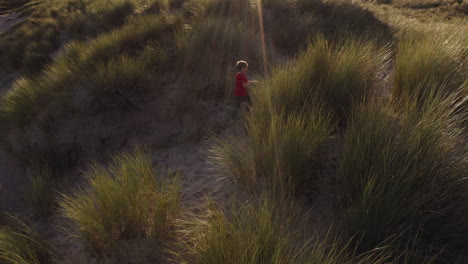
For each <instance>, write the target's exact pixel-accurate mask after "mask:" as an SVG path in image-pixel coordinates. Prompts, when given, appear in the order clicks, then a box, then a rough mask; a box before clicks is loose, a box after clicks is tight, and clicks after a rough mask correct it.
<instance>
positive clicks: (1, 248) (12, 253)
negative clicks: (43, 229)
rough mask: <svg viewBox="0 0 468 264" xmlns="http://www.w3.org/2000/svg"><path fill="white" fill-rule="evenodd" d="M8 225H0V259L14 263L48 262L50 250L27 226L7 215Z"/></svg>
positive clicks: (36, 263) (33, 263) (50, 257)
mask: <svg viewBox="0 0 468 264" xmlns="http://www.w3.org/2000/svg"><path fill="white" fill-rule="evenodd" d="M6 218H8V222H11V223H10V224H9V225H6V224H2V225H0V261H2V263H3V262H5V263H14V264H45V263H50V261H51V259H52V251H51V248H50V246H49V245H48V244H47V243H46V242H44V241H42V240H41V239H40V238H39V236H38V235H37V234H36V233H35V232H34V231H32V230H31V228H30V227H29V226H27V225H26V224H25V223H23V222H22V221H21V220H19V219H17V218H15V217H13V216H7V217H6Z"/></svg>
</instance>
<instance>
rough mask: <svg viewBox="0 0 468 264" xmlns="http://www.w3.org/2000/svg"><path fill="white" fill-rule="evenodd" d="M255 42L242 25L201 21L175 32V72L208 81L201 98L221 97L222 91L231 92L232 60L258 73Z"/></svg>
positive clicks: (250, 33) (258, 55)
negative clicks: (176, 65) (254, 68)
mask: <svg viewBox="0 0 468 264" xmlns="http://www.w3.org/2000/svg"><path fill="white" fill-rule="evenodd" d="M258 41H260V40H259V38H258V37H257V35H256V33H255V31H253V30H252V29H251V28H250V27H248V26H245V25H243V24H242V23H239V22H235V21H231V20H227V19H222V18H217V19H213V18H204V19H202V21H200V22H198V23H196V24H195V25H193V26H192V27H191V28H189V29H186V30H185V31H181V32H179V34H178V36H177V38H176V47H177V51H176V53H177V54H178V56H177V59H178V61H179V71H180V72H181V73H182V74H185V75H187V74H189V75H193V74H195V75H198V76H199V78H206V79H207V80H209V81H208V82H209V83H210V86H212V88H211V89H210V90H209V91H207V90H204V91H201V92H202V93H203V94H204V95H210V94H213V95H220V94H221V95H224V94H223V93H225V92H226V93H229V95H230V94H231V93H232V91H233V90H232V89H231V88H233V85H232V75H234V74H235V72H234V69H233V67H232V63H233V62H234V61H236V60H239V59H240V58H244V59H246V60H248V61H249V63H250V64H251V65H253V67H256V68H258V69H257V71H259V70H261V67H260V65H261V64H260V61H261V59H260V50H259V48H258V45H257V44H256V43H258ZM226 50H229V52H226ZM215 65H224V66H222V67H217V66H215Z"/></svg>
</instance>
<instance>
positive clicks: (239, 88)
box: [234, 60, 250, 112]
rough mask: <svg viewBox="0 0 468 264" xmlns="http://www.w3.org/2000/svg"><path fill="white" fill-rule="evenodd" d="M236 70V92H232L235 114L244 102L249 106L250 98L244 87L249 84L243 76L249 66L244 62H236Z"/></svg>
mask: <svg viewBox="0 0 468 264" xmlns="http://www.w3.org/2000/svg"><path fill="white" fill-rule="evenodd" d="M236 68H237V70H238V71H239V72H238V73H237V74H236V90H235V91H234V96H235V98H236V106H235V107H236V112H237V109H238V108H239V107H240V105H241V104H242V102H246V103H248V104H250V96H249V93H248V92H247V88H246V86H247V85H248V84H249V83H250V81H249V80H248V79H247V76H246V75H245V74H246V73H247V70H248V69H249V64H247V62H246V61H243V60H241V61H238V62H237V63H236Z"/></svg>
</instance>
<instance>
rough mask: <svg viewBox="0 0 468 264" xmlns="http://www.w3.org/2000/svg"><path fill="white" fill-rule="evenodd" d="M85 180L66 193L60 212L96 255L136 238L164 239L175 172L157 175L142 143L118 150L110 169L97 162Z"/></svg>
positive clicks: (174, 202) (173, 210)
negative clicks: (119, 151)
mask: <svg viewBox="0 0 468 264" xmlns="http://www.w3.org/2000/svg"><path fill="white" fill-rule="evenodd" d="M85 177H86V178H87V180H88V182H87V184H86V185H85V186H84V187H83V188H81V189H80V190H79V191H77V192H76V193H75V194H73V195H67V194H64V195H63V198H62V200H61V201H60V205H61V212H62V214H63V215H64V216H65V217H66V218H67V219H68V220H69V221H71V223H72V228H73V229H74V230H71V231H70V232H72V233H73V232H77V233H78V235H79V237H80V238H81V239H82V240H83V242H84V243H85V245H86V246H87V247H89V248H90V249H91V250H92V252H94V253H95V254H96V255H98V256H102V255H106V254H108V253H109V251H110V250H112V247H113V245H114V243H115V242H117V241H119V240H128V239H133V238H138V237H144V238H154V239H160V240H161V241H163V240H164V237H165V236H166V235H167V233H168V232H169V230H170V229H171V226H172V225H173V222H174V220H175V217H176V216H177V214H178V210H179V195H180V191H181V186H180V183H179V178H178V175H177V174H173V173H169V175H167V176H165V177H164V178H162V177H160V175H158V174H156V172H155V171H154V169H153V166H152V161H151V158H150V156H148V155H147V154H146V153H145V152H144V151H143V150H142V149H141V148H140V147H136V148H135V149H134V150H133V152H129V153H120V154H118V155H116V156H115V157H114V159H113V162H112V164H111V165H110V167H109V168H106V167H103V166H98V165H95V166H93V167H92V168H91V169H89V170H88V171H87V172H86V173H85Z"/></svg>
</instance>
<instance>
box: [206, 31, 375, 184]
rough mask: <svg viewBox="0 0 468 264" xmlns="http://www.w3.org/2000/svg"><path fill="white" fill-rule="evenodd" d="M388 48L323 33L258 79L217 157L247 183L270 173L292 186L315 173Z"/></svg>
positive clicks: (368, 93)
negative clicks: (241, 126)
mask: <svg viewBox="0 0 468 264" xmlns="http://www.w3.org/2000/svg"><path fill="white" fill-rule="evenodd" d="M383 54H384V53H382V51H379V50H378V49H377V48H375V46H373V45H372V44H371V43H366V42H360V41H355V40H348V41H343V43H341V44H332V43H329V42H328V41H326V40H324V39H323V38H320V37H319V38H317V39H316V40H315V41H314V42H312V43H311V44H310V46H309V48H308V49H307V50H306V51H304V52H303V53H301V54H300V55H299V56H298V59H297V60H295V61H294V62H292V63H290V64H288V65H287V66H285V67H283V68H279V69H277V70H275V71H273V72H272V74H271V76H270V77H268V78H266V79H265V80H263V81H261V82H260V84H258V85H257V86H256V87H255V90H254V91H253V93H252V96H253V107H252V109H251V113H250V114H247V115H246V125H245V132H242V135H243V136H240V137H235V138H230V137H228V138H227V139H221V140H220V142H219V144H218V146H217V147H215V148H214V149H213V161H214V162H215V163H216V164H217V165H218V166H219V167H220V168H222V169H227V170H228V171H230V172H231V175H232V174H233V175H232V176H234V178H235V179H238V180H239V181H240V182H241V183H242V184H243V185H244V186H245V187H247V188H252V187H255V186H256V185H257V184H258V183H262V182H263V181H265V182H266V183H268V184H273V185H277V187H280V188H281V190H283V191H285V192H286V193H287V192H290V191H291V188H290V187H293V189H294V188H295V187H296V186H301V185H302V184H303V183H304V181H309V180H311V178H314V177H313V172H312V171H311V170H310V169H313V168H314V163H315V164H316V163H317V158H318V156H317V155H318V154H319V152H320V150H321V148H320V147H321V145H323V143H324V142H325V141H326V139H327V138H328V136H329V135H330V133H331V130H332V127H333V124H334V123H335V122H340V123H344V122H345V121H346V114H347V113H348V112H350V111H351V110H352V109H353V107H354V105H358V104H360V103H362V102H363V101H364V100H365V99H366V97H369V96H371V94H372V93H373V91H372V89H371V88H372V82H373V79H374V78H375V75H376V72H377V70H378V65H379V64H380V63H382V59H383V58H384V56H383ZM259 180H260V181H259Z"/></svg>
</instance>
